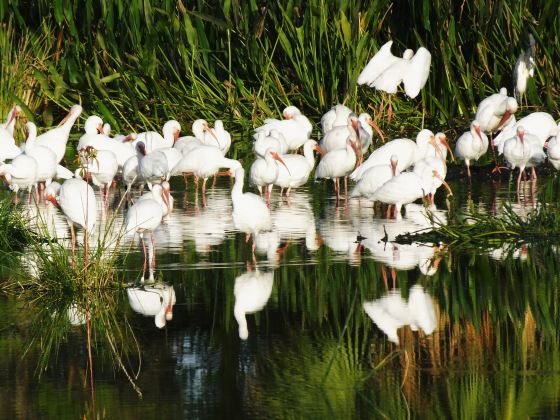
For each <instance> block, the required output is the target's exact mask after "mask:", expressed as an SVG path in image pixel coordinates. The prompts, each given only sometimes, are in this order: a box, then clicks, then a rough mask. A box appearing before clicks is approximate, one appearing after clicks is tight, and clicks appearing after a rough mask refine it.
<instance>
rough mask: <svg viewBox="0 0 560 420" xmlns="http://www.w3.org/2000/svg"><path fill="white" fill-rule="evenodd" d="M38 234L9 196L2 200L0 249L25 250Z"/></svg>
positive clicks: (0, 209) (0, 205)
mask: <svg viewBox="0 0 560 420" xmlns="http://www.w3.org/2000/svg"><path fill="white" fill-rule="evenodd" d="M36 240H37V238H36V235H35V234H34V233H33V232H32V231H31V230H30V228H29V223H28V220H27V219H26V217H25V216H24V215H22V213H21V212H20V211H19V210H18V208H17V207H15V206H14V204H12V202H11V200H10V199H9V198H4V199H1V200H0V249H2V250H3V251H4V252H5V253H8V254H13V253H14V252H18V251H21V250H23V248H24V247H25V246H27V245H29V244H30V243H31V242H33V241H36Z"/></svg>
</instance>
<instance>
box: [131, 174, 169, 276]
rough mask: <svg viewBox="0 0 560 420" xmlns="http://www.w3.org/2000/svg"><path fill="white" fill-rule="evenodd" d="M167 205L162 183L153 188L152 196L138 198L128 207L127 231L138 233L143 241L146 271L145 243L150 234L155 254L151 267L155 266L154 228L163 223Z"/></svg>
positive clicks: (132, 233)
mask: <svg viewBox="0 0 560 420" xmlns="http://www.w3.org/2000/svg"><path fill="white" fill-rule="evenodd" d="M164 206H167V198H166V196H165V194H164V193H163V189H162V187H161V185H159V184H156V185H154V186H153V189H152V198H148V199H144V200H138V201H137V202H136V203H134V204H133V205H132V207H130V208H129V209H128V212H127V213H126V219H125V226H126V227H125V232H126V234H128V235H134V234H136V233H138V234H139V235H140V239H141V241H142V249H143V251H144V271H146V265H147V255H148V254H147V250H146V243H145V236H146V234H149V235H150V238H151V242H152V246H153V247H154V254H153V258H152V261H151V268H152V269H153V268H155V265H156V257H155V241H154V230H155V229H156V228H157V227H158V226H159V225H160V224H161V221H162V219H163V209H164Z"/></svg>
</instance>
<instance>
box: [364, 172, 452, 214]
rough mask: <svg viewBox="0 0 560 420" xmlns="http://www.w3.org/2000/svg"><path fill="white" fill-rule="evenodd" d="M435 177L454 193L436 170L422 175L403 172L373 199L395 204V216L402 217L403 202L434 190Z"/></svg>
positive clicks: (374, 195)
mask: <svg viewBox="0 0 560 420" xmlns="http://www.w3.org/2000/svg"><path fill="white" fill-rule="evenodd" d="M434 178H436V179H439V180H441V181H442V183H443V184H444V185H445V187H446V188H447V189H448V190H449V193H450V194H452V192H451V188H450V187H449V185H448V184H447V182H445V180H443V178H442V176H441V175H440V174H439V173H438V172H437V171H435V170H433V171H431V173H430V172H428V171H423V172H422V173H421V175H419V174H418V173H414V172H403V173H400V174H399V175H397V176H395V177H393V178H391V179H390V180H389V181H387V182H386V183H385V184H383V185H382V186H381V187H380V188H378V189H377V191H375V193H373V195H372V196H371V200H373V201H380V202H382V203H386V204H394V205H395V217H396V218H397V219H400V218H401V217H402V216H401V207H402V206H403V204H408V203H412V202H414V201H416V200H418V199H419V198H422V197H424V196H425V195H426V194H428V193H429V192H430V191H431V190H432V186H433V183H434Z"/></svg>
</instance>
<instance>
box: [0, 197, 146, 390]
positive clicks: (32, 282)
mask: <svg viewBox="0 0 560 420" xmlns="http://www.w3.org/2000/svg"><path fill="white" fill-rule="evenodd" d="M4 207H7V208H9V207H8V206H7V205H5V204H2V203H0V241H1V240H3V239H4V238H3V237H2V234H3V232H2V231H1V229H2V226H3V225H2V223H6V222H5V221H4V218H3V216H4V212H6V213H8V214H10V213H9V212H8V211H6V210H5V209H4ZM12 210H13V209H12ZM12 214H17V213H15V212H13V211H12ZM12 217H14V218H15V220H16V221H19V220H20V218H16V216H12ZM114 220H115V219H114V218H111V219H110V220H109V221H108V222H107V223H106V224H105V225H104V226H103V227H102V228H100V230H101V232H100V233H99V236H98V238H97V243H96V245H95V246H90V247H87V248H86V247H80V248H78V249H77V250H76V253H75V254H74V253H73V252H72V251H71V248H70V246H69V244H68V243H67V242H66V239H61V238H57V237H53V236H52V235H51V234H50V233H49V229H48V226H47V224H48V221H46V220H42V219H41V218H40V216H37V220H34V221H33V226H34V228H33V231H34V232H33V233H29V228H27V231H28V233H27V235H28V236H27V237H28V238H30V240H29V241H28V242H27V243H26V245H25V248H23V246H22V248H21V250H20V252H17V253H16V255H17V257H19V259H20V269H19V270H17V271H16V273H19V275H17V274H16V276H13V275H12V277H11V278H10V280H8V284H7V285H4V287H3V289H4V291H6V292H7V293H11V294H14V295H16V297H17V298H18V299H19V300H20V301H22V302H25V304H26V305H27V306H28V307H29V308H31V311H30V313H31V314H33V316H32V317H31V318H32V319H31V339H30V341H29V346H28V348H27V351H26V353H28V352H35V351H38V353H39V363H38V372H39V375H40V374H41V372H43V371H44V370H45V369H46V368H47V367H48V366H49V365H50V363H51V362H52V358H53V356H54V357H55V359H56V355H57V354H58V352H59V350H60V348H61V346H63V345H65V344H66V343H67V342H68V338H69V336H70V335H71V334H74V333H76V332H79V333H81V334H82V335H83V336H84V341H85V346H86V348H87V352H88V356H87V358H88V361H87V364H88V368H89V376H90V384H91V390H92V400H93V401H94V392H93V389H94V385H93V384H94V382H93V377H94V369H93V359H94V357H93V356H94V354H97V355H100V356H102V357H109V359H110V360H111V361H112V363H113V366H114V367H115V369H116V370H119V371H121V372H123V373H124V374H125V376H126V377H127V378H128V379H129V381H130V383H131V385H132V387H133V388H134V389H135V390H136V391H137V393H138V394H139V395H141V391H140V389H139V388H138V386H137V385H136V383H135V380H136V378H137V376H138V373H134V369H132V368H130V365H131V360H132V359H134V360H139V357H133V355H134V354H138V352H139V348H138V345H137V343H136V339H135V336H134V333H133V330H132V327H131V325H130V324H129V322H128V320H127V318H126V316H125V315H124V314H123V313H122V312H121V311H119V308H120V307H121V306H122V305H119V302H118V301H119V299H120V298H122V296H123V293H122V290H123V287H122V284H123V282H122V279H121V276H122V271H120V270H117V269H116V267H117V264H119V263H120V261H119V260H120V259H121V256H120V254H119V253H118V252H117V251H118V250H119V249H120V243H121V238H122V234H121V232H119V230H118V229H117V228H116V227H115V226H114ZM18 223H23V222H18ZM18 226H20V225H18Z"/></svg>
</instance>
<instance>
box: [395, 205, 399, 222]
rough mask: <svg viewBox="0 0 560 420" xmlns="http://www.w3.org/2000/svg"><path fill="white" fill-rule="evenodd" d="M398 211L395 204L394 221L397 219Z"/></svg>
mask: <svg viewBox="0 0 560 420" xmlns="http://www.w3.org/2000/svg"><path fill="white" fill-rule="evenodd" d="M398 214H399V210H398V207H397V205H396V204H395V219H396V218H398Z"/></svg>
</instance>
